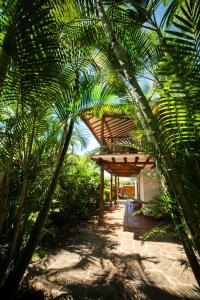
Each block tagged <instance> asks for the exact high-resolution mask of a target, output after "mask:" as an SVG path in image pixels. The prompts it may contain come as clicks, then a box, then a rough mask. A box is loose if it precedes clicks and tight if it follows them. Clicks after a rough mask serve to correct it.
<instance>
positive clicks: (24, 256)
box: [0, 119, 74, 300]
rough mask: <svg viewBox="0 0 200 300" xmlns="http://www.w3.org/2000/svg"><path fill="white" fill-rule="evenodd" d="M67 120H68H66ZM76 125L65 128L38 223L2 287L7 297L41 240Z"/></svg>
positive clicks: (71, 124)
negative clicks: (60, 149) (61, 146)
mask: <svg viewBox="0 0 200 300" xmlns="http://www.w3.org/2000/svg"><path fill="white" fill-rule="evenodd" d="M66 122H67V120H66ZM73 127H74V120H73V119H71V121H70V124H69V127H68V128H67V127H66V126H65V130H67V129H68V131H67V134H66V132H65V130H64V132H63V134H64V135H65V136H66V138H65V141H64V145H63V148H62V152H61V155H60V157H59V160H58V162H57V166H56V169H55V171H54V174H53V177H52V179H51V183H50V186H49V189H48V192H47V196H46V199H45V202H44V204H43V206H42V208H41V210H40V212H39V215H38V218H37V220H36V223H35V225H34V227H33V230H32V232H31V234H30V237H29V240H28V242H27V245H26V247H25V249H24V250H23V251H22V253H20V255H19V259H18V261H17V263H16V265H15V267H14V269H13V271H11V272H10V274H9V275H8V277H7V279H6V280H5V282H4V284H3V286H2V288H1V289H0V294H2V295H6V297H7V299H10V300H11V299H13V297H14V295H15V294H16V291H17V289H18V286H19V284H20V282H21V280H22V277H23V275H24V273H25V271H26V269H27V267H28V264H29V262H30V260H31V257H32V255H33V252H34V250H35V248H36V246H37V242H38V240H39V237H40V234H41V231H42V229H43V227H44V224H45V222H46V219H47V215H48V212H49V209H50V206H51V203H52V199H53V195H54V192H55V189H56V186H57V182H58V178H59V174H60V171H61V168H62V166H63V162H64V159H65V155H66V152H67V149H68V147H69V143H70V140H71V136H72V132H73Z"/></svg>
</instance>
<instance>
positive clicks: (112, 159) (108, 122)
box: [82, 114, 155, 177]
mask: <svg viewBox="0 0 200 300" xmlns="http://www.w3.org/2000/svg"><path fill="white" fill-rule="evenodd" d="M82 118H83V121H84V122H85V124H86V125H87V126H88V127H89V129H90V130H91V132H92V133H93V135H94V136H95V137H96V139H97V141H98V142H99V144H100V145H106V148H105V150H101V152H100V153H99V154H96V155H93V156H92V160H94V161H96V163H97V164H99V165H103V166H104V169H105V170H106V171H107V172H109V173H110V174H113V175H114V176H118V177H130V176H134V175H137V174H139V173H140V171H141V170H142V169H146V170H148V169H149V170H150V169H152V168H154V167H155V163H154V161H153V160H152V158H151V157H150V156H149V155H146V154H144V153H141V152H138V151H137V149H134V148H133V147H127V146H125V144H132V141H133V138H132V136H133V134H134V129H135V124H134V121H133V120H132V119H131V118H129V117H127V116H121V115H116V114H115V115H114V114H108V115H104V116H103V117H102V119H100V118H99V117H96V116H93V115H91V114H84V115H83V117H82ZM119 145H121V146H119ZM123 145H124V146H123Z"/></svg>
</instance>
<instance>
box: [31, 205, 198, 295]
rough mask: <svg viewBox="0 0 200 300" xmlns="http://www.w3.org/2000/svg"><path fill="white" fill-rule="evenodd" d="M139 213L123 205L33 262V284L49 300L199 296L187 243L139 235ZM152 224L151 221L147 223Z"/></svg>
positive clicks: (142, 221) (142, 220) (143, 224)
mask: <svg viewBox="0 0 200 300" xmlns="http://www.w3.org/2000/svg"><path fill="white" fill-rule="evenodd" d="M139 219H140V216H137V217H134V216H132V215H131V214H130V212H129V210H128V207H126V210H125V207H124V205H123V204H121V205H119V206H118V207H117V208H116V209H115V210H114V211H112V212H108V213H107V214H106V224H105V226H104V227H98V225H97V224H96V223H95V222H94V223H92V224H90V225H87V226H83V227H82V228H80V229H79V233H78V234H77V233H76V232H74V234H73V236H71V237H70V238H68V239H65V238H63V241H62V242H61V243H60V245H59V246H58V247H57V249H56V250H55V249H54V250H52V253H50V255H48V256H46V257H45V258H43V259H42V260H40V261H38V262H34V263H32V264H31V265H30V268H29V273H30V274H31V276H32V280H31V282H32V285H33V286H34V287H35V288H37V289H41V290H43V291H45V295H46V299H71V300H72V299H73V300H82V299H84V300H86V299H91V300H100V299H101V300H123V299H127V300H129V299H130V300H131V299H141V300H142V299H144V300H145V299H152V300H157V299H158V300H166V299H170V300H171V299H175V300H176V299H200V296H199V293H198V288H197V284H196V281H195V279H194V277H193V274H192V272H191V270H190V269H189V268H186V270H185V266H186V265H185V263H186V262H187V259H186V256H185V254H184V251H183V248H182V246H181V245H180V244H179V243H177V242H175V241H173V240H169V239H168V240H162V241H147V242H145V243H142V242H141V240H140V239H139V236H140V233H141V232H140V229H142V230H143V231H144V230H145V229H146V228H144V227H145V225H148V222H146V223H145V221H144V218H143V219H141V224H142V227H143V228H139V225H138V224H139ZM146 227H147V226H146Z"/></svg>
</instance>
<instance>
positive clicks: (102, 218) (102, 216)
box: [98, 165, 104, 226]
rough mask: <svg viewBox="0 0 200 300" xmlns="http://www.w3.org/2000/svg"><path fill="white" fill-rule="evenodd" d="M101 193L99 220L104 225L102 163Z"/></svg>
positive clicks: (102, 172)
mask: <svg viewBox="0 0 200 300" xmlns="http://www.w3.org/2000/svg"><path fill="white" fill-rule="evenodd" d="M100 168H101V174H100V176H101V178H100V195H99V220H98V224H99V225H100V226H102V225H104V166H103V165H101V167H100Z"/></svg>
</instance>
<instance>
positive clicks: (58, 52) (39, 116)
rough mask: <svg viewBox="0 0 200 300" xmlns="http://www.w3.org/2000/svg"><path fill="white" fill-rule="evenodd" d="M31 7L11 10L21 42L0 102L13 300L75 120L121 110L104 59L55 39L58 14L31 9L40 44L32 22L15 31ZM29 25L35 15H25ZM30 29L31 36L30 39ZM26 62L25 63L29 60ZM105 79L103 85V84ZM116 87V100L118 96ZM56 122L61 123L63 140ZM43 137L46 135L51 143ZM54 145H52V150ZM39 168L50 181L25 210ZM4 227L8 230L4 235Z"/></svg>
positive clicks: (4, 276)
mask: <svg viewBox="0 0 200 300" xmlns="http://www.w3.org/2000/svg"><path fill="white" fill-rule="evenodd" d="M18 5H25V3H23V2H19V3H18ZM32 5H34V4H33V3H32V4H31V5H30V7H29V6H26V5H25V7H24V6H22V7H21V8H19V7H18V6H17V9H19V12H20V13H21V12H22V15H20V14H19V15H20V17H21V18H20V20H19V23H20V27H19V28H18V27H17V30H18V35H19V36H20V40H19V41H18V35H17V36H16V43H17V42H20V45H19V46H18V47H17V51H18V52H19V57H18V60H19V61H18V60H17V58H15V60H14V59H13V61H12V63H11V66H10V68H9V70H8V72H7V73H6V77H5V80H4V86H3V89H2V95H1V100H2V103H3V108H4V110H5V112H6V108H5V106H6V105H7V104H8V103H9V105H12V107H13V111H14V112H13V113H12V114H11V116H9V117H8V118H5V120H3V114H2V120H3V121H4V122H3V125H2V134H3V136H4V139H3V141H2V144H1V150H2V161H4V162H5V163H4V170H5V172H6V174H7V177H10V179H9V180H8V182H7V183H6V184H4V183H3V187H2V189H3V190H6V191H7V193H5V191H4V193H2V203H3V206H4V212H8V211H10V213H9V220H10V221H11V222H10V221H8V218H6V219H5V218H4V217H5V213H4V215H3V214H2V218H1V220H2V229H3V233H5V236H6V238H5V242H8V249H7V252H6V256H5V257H3V258H2V264H1V282H2V288H1V292H2V293H4V292H5V293H6V294H7V296H8V297H12V296H13V293H15V291H16V289H17V287H18V285H19V283H20V281H21V279H22V276H23V274H24V272H25V270H26V268H27V266H28V263H29V261H30V259H31V257H32V254H33V252H34V249H35V247H36V245H37V242H38V239H39V237H40V233H41V231H42V228H43V226H44V224H45V221H46V218H47V215H48V211H49V209H50V206H51V203H52V199H53V195H54V192H55V189H56V186H57V182H58V178H59V174H60V171H61V169H62V165H63V163H64V160H65V157H66V153H67V149H68V147H69V144H70V141H71V136H72V133H73V129H74V124H75V122H76V119H77V118H78V117H79V116H80V115H81V114H82V112H85V111H86V110H89V109H93V110H96V109H97V110H98V111H101V110H102V109H103V106H104V105H106V107H109V109H112V107H115V106H118V105H119V104H121V98H120V97H119V96H117V95H116V87H117V88H118V87H119V84H118V83H117V80H116V79H117V77H116V76H115V75H112V74H111V75H108V73H109V71H108V70H107V69H108V60H107V59H106V57H105V55H103V53H101V52H100V51H99V50H98V49H94V48H93V47H79V48H78V47H77V46H76V45H75V44H74V41H73V39H70V36H68V40H66V39H65V38H62V35H60V34H59V33H60V26H57V27H55V26H54V25H57V23H56V22H57V21H56V17H55V16H57V10H55V16H54V15H53V13H52V10H51V6H48V3H46V5H44V6H43V5H41V4H38V3H36V4H35V5H36V7H34V9H35V13H36V15H37V13H39V11H40V14H41V16H42V18H43V20H40V21H38V20H37V22H39V26H41V24H44V28H43V31H44V32H43V34H44V39H42V33H41V32H40V30H41V27H40V30H39V28H37V26H38V24H37V22H36V23H34V25H33V23H31V26H30V27H29V26H27V27H25V24H24V26H23V27H21V26H22V25H21V22H23V16H24V14H25V15H27V14H28V13H29V9H32ZM37 5H38V7H37ZM26 9H27V11H26ZM37 9H38V10H37ZM48 13H50V16H49V15H48ZM17 16H18V15H17ZM31 18H34V16H33V15H31ZM21 19H22V20H21ZM15 21H16V20H15ZM45 22H48V24H47V23H45ZM55 23H56V24H55ZM26 25H29V24H26ZM47 25H48V26H47ZM21 28H27V29H26V32H28V34H27V35H26V34H25V35H22V32H21ZM56 28H57V31H56ZM37 30H38V34H35V32H37ZM33 33H34V34H35V37H34V35H33ZM33 37H34V38H33ZM45 38H46V40H45ZM30 39H31V40H30ZM41 39H42V40H41ZM30 43H31V46H30ZM40 43H42V44H40ZM37 44H38V46H39V49H40V50H41V57H40V52H36V49H37V48H35V45H37ZM61 45H62V47H61ZM28 52H29V53H28ZM32 56H33V57H32ZM29 57H30V58H31V59H28V58H29ZM32 60H33V62H32ZM48 68H49V70H48ZM47 70H48V72H47ZM100 73H101V75H102V74H103V75H104V76H101V75H100ZM105 78H110V79H109V80H107V81H105ZM122 85H123V84H122ZM122 85H121V95H123V93H124V91H125V89H124V90H123V88H122ZM51 120H53V121H54V123H55V126H48V125H49V122H50V121H51ZM59 123H61V124H63V125H62V127H63V133H62V135H61V134H60V128H61V127H60V125H59ZM49 130H50V132H51V133H52V134H50V136H49ZM56 135H57V138H56ZM48 137H49V138H48ZM59 138H60V140H59ZM53 141H55V144H51V142H53ZM8 142H10V144H8ZM6 146H7V148H6ZM48 146H50V147H49V148H48ZM8 150H9V151H8ZM7 151H8V152H7ZM3 154H4V156H3ZM16 162H17V164H18V165H19V169H20V172H19V171H18V173H19V174H22V178H21V180H22V181H21V182H22V183H21V186H20V187H19V191H18V194H17V195H16V198H14V199H13V198H12V201H11V202H10V201H5V199H6V198H7V200H10V195H9V192H10V189H11V185H10V180H12V176H11V175H12V174H11V173H12V171H13V170H14V168H15V163H16ZM7 167H8V171H7ZM44 168H45V170H46V171H47V172H49V170H51V171H50V172H49V173H50V174H52V176H47V179H46V181H45V182H46V185H47V186H48V188H44V192H43V193H42V195H41V197H39V203H40V205H38V204H39V203H38V200H37V202H36V205H30V203H29V201H30V195H31V197H33V198H34V191H32V192H31V187H32V186H33V185H34V184H35V185H36V189H35V191H37V188H38V186H37V180H40V176H41V175H42V174H43V172H44ZM34 172H35V173H36V174H34ZM8 175H9V176H8ZM33 175H34V176H33ZM31 176H33V178H32V177H31ZM31 180H32V181H31ZM30 184H31V185H30ZM6 194H7V195H6ZM10 205H11V209H10V210H9V208H10ZM27 206H28V208H27ZM38 210H39V211H38ZM32 212H34V213H36V212H37V214H38V216H37V218H36V221H35V222H34V223H33V225H32V228H31V230H28V231H27V229H26V227H27V226H26V225H27V222H30V217H31V215H32ZM5 222H6V223H7V224H9V223H10V224H11V225H10V226H8V228H7V229H6V232H5V231H4V228H5ZM24 232H25V233H26V236H24ZM27 239H28V241H27V242H26V240H27ZM17 252H18V254H17ZM10 293H11V294H12V295H10Z"/></svg>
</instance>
